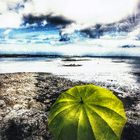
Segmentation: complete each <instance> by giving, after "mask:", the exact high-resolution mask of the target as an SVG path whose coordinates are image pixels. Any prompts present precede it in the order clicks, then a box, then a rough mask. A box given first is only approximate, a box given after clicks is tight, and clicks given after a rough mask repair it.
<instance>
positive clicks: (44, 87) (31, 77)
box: [0, 72, 140, 140]
mask: <svg viewBox="0 0 140 140" xmlns="http://www.w3.org/2000/svg"><path fill="white" fill-rule="evenodd" d="M90 83H91V82H90ZM81 84H88V83H87V82H81V81H77V82H76V81H72V80H69V79H66V78H62V77H60V76H56V75H53V74H50V73H39V72H38V73H37V72H36V73H33V72H32V73H25V72H24V73H13V74H0V139H3V140H7V139H8V138H11V139H12V138H13V139H18V140H20V139H21V140H30V139H33V140H44V139H48V140H51V135H50V133H49V131H48V126H47V119H48V112H49V109H50V107H51V105H52V104H53V103H54V102H55V100H56V98H57V97H58V96H59V94H60V93H61V92H63V91H65V90H67V89H69V88H71V87H73V86H75V85H81ZM92 84H96V85H99V86H102V87H107V88H109V89H113V88H112V85H108V84H106V83H101V82H92ZM116 86H117V85H116ZM120 89H122V92H120V90H119V91H116V90H115V91H114V94H115V95H116V96H118V98H120V99H121V100H122V101H123V103H124V106H125V110H126V114H127V118H128V122H127V124H126V125H125V128H124V130H123V133H122V138H121V140H138V139H139V133H140V121H139V118H140V100H139V99H140V95H139V91H137V90H133V89H132V90H133V91H127V90H126V89H123V87H120ZM124 92H125V94H126V95H125V96H123V93H124ZM127 92H132V93H133V94H129V93H128V94H127ZM13 128H14V129H13Z"/></svg>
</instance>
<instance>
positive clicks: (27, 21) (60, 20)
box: [23, 14, 74, 25]
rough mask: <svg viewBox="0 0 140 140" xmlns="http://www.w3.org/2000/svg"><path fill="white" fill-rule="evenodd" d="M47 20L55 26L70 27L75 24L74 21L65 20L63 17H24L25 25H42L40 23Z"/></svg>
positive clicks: (50, 15) (49, 15)
mask: <svg viewBox="0 0 140 140" xmlns="http://www.w3.org/2000/svg"><path fill="white" fill-rule="evenodd" d="M44 20H46V21H47V22H48V23H51V24H54V25H69V24H71V23H73V22H74V21H72V20H68V19H66V18H64V17H63V16H53V15H52V14H48V15H45V16H44V15H40V16H34V15H24V16H23V21H24V23H23V24H34V23H37V24H40V22H42V21H44Z"/></svg>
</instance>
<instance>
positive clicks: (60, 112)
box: [49, 104, 75, 124]
mask: <svg viewBox="0 0 140 140" xmlns="http://www.w3.org/2000/svg"><path fill="white" fill-rule="evenodd" d="M73 106H75V104H74V105H70V106H68V107H66V108H65V109H63V110H61V111H60V112H58V113H57V114H56V115H55V116H54V117H53V118H52V119H51V120H50V122H49V124H50V123H51V122H52V121H53V120H54V119H55V118H56V117H57V116H58V115H60V114H61V113H62V112H63V111H65V110H67V109H69V108H72V107H73Z"/></svg>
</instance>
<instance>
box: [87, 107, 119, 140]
mask: <svg viewBox="0 0 140 140" xmlns="http://www.w3.org/2000/svg"><path fill="white" fill-rule="evenodd" d="M88 108H90V109H91V110H92V111H93V112H94V113H95V114H96V115H97V116H98V117H99V118H101V119H102V120H103V121H104V122H105V123H106V124H107V126H109V128H110V129H111V130H112V132H113V133H114V135H115V136H116V137H117V138H118V136H117V134H116V133H115V132H114V130H113V129H112V127H111V126H110V125H109V124H108V122H106V121H105V120H104V119H103V118H102V117H101V116H100V115H99V114H98V113H97V112H96V111H95V110H93V108H92V107H90V106H88Z"/></svg>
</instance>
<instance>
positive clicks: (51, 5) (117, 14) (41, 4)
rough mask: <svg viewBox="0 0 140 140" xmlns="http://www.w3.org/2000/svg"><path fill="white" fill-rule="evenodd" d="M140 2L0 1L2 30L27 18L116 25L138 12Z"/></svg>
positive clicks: (89, 0)
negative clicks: (29, 16) (59, 18)
mask: <svg viewBox="0 0 140 140" xmlns="http://www.w3.org/2000/svg"><path fill="white" fill-rule="evenodd" d="M139 2H140V0H0V28H8V27H9V28H12V27H14V28H16V27H19V26H20V25H21V24H22V23H23V17H24V16H28V15H33V16H46V15H49V14H52V15H53V16H63V17H64V18H66V19H70V20H73V21H75V22H77V23H79V24H87V25H95V24H97V23H113V22H117V21H119V20H122V19H124V18H126V17H127V16H129V15H132V14H136V13H137V5H138V3H139Z"/></svg>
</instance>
